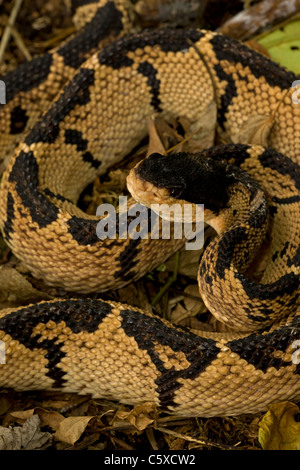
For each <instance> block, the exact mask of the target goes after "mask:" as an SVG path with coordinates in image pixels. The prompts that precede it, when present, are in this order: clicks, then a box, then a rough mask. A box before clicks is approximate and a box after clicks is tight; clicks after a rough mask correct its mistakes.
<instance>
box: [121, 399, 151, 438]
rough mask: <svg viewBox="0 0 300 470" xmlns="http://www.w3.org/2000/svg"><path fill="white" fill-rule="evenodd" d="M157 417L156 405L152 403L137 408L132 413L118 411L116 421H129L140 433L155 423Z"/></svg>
mask: <svg viewBox="0 0 300 470" xmlns="http://www.w3.org/2000/svg"><path fill="white" fill-rule="evenodd" d="M155 417H156V405H155V404H154V403H152V402H145V403H143V404H142V405H137V406H135V407H134V408H133V409H132V410H131V411H122V410H120V411H118V412H117V413H116V415H115V417H114V420H113V422H114V424H115V423H116V421H125V422H126V421H127V422H129V423H130V424H132V426H134V427H135V428H136V429H137V430H138V431H143V430H144V429H146V427H147V426H149V424H152V423H153V422H154V419H155Z"/></svg>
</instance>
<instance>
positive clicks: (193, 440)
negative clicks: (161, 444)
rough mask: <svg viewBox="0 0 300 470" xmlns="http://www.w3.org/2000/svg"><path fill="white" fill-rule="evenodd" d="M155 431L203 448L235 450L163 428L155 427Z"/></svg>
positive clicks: (225, 445) (231, 447)
mask: <svg viewBox="0 0 300 470" xmlns="http://www.w3.org/2000/svg"><path fill="white" fill-rule="evenodd" d="M155 429H156V430H157V431H160V432H162V433H164V434H169V435H170V436H173V437H176V438H179V439H184V440H185V441H188V442H195V443H196V444H198V445H201V446H203V445H205V446H212V447H218V448H219V449H234V450H236V448H235V447H233V446H229V445H227V444H219V443H218V442H213V441H210V440H209V439H195V438H193V437H190V436H187V435H186V434H181V433H179V432H175V431H172V430H171V429H167V428H163V427H155Z"/></svg>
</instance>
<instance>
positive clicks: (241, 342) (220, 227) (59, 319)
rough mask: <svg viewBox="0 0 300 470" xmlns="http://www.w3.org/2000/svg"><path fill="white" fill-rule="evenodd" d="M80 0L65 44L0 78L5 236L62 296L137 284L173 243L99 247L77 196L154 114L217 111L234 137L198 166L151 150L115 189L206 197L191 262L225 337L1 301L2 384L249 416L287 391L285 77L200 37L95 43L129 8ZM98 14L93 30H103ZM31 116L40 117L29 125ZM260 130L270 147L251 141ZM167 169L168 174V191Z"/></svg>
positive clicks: (290, 127) (297, 121)
mask: <svg viewBox="0 0 300 470" xmlns="http://www.w3.org/2000/svg"><path fill="white" fill-rule="evenodd" d="M85 3H86V2H84V1H82V2H80V1H78V0H76V1H75V0H74V2H73V4H74V6H75V5H76V7H77V8H78V10H77V20H79V19H81V18H82V21H81V26H82V27H83V30H82V32H81V33H79V35H78V36H76V37H75V38H72V39H71V40H70V41H69V42H68V43H66V44H65V45H64V46H62V47H61V48H58V49H56V50H55V51H53V52H52V53H48V54H46V56H45V57H44V58H39V59H35V62H32V63H29V64H25V65H24V66H21V68H19V69H17V70H16V71H15V72H11V73H10V74H8V75H7V77H4V78H3V79H4V80H5V81H7V84H8V91H9V93H8V104H7V105H5V106H3V108H2V110H1V111H2V116H3V124H2V128H1V132H2V135H3V148H4V154H5V153H8V150H9V147H11V146H13V145H16V143H17V142H18V143H19V142H20V143H19V144H18V146H17V148H16V150H15V152H14V155H13V156H12V158H11V159H10V161H9V163H8V165H7V168H6V170H5V172H4V174H3V178H2V182H1V189H0V224H1V227H2V231H3V235H4V237H5V240H6V242H7V243H8V245H9V246H10V247H11V248H12V250H13V252H14V253H15V254H16V256H17V257H18V258H20V259H21V260H22V261H23V262H24V263H25V264H26V265H27V266H28V267H29V268H30V270H31V271H32V273H33V274H34V275H35V276H37V277H42V278H44V279H45V280H46V282H47V283H48V284H50V285H54V286H61V287H64V288H65V289H66V290H70V291H71V292H81V293H89V292H101V291H104V290H107V289H111V288H116V287H120V286H122V285H125V284H126V283H128V282H130V281H134V280H136V279H138V278H139V277H140V276H142V275H143V274H144V273H146V272H147V271H148V270H151V269H152V268H153V267H155V266H157V265H158V264H159V263H160V262H161V261H163V260H164V259H166V258H167V257H168V256H169V255H170V254H171V253H172V252H173V251H174V250H175V249H176V248H177V247H179V246H181V244H182V241H178V240H152V239H151V238H150V239H147V240H144V239H137V240H133V239H126V240H123V239H121V238H117V239H115V240H109V239H108V240H104V241H100V240H99V238H98V237H97V234H96V226H97V223H98V218H97V217H96V216H95V217H91V216H88V215H87V214H85V213H84V212H82V211H81V210H80V209H79V208H78V207H77V206H76V202H77V200H78V198H79V196H80V194H81V192H82V190H83V189H84V188H85V187H86V185H87V184H89V183H91V182H92V181H93V180H94V179H95V177H96V176H98V175H101V174H103V173H105V171H106V170H107V169H108V168H109V166H111V165H112V164H114V163H117V162H119V161H120V160H121V159H123V158H124V157H125V156H126V155H127V154H128V153H129V152H130V151H131V150H132V149H133V148H134V146H135V145H136V144H138V143H139V142H140V141H141V139H142V138H144V137H145V136H146V134H147V119H148V118H149V116H152V115H153V114H159V115H161V116H163V118H165V119H166V120H170V119H173V118H177V117H179V116H180V117H183V118H184V119H185V121H186V122H188V123H190V129H191V130H192V131H193V129H197V125H199V122H203V116H204V115H205V113H206V112H207V109H208V108H209V107H210V105H211V103H212V102H216V104H217V110H218V117H217V123H216V132H217V136H218V139H221V140H222V141H224V142H233V144H231V145H227V146H220V147H216V148H214V149H209V150H206V151H203V152H202V153H201V154H197V155H194V156H191V155H179V156H178V155H175V156H170V157H168V158H167V157H159V158H158V156H155V155H154V156H150V157H149V158H148V159H146V160H145V162H143V163H142V164H141V165H140V166H138V167H137V168H136V169H134V170H132V172H131V174H130V176H129V179H128V182H129V188H130V191H131V192H132V194H133V195H134V196H135V197H136V198H137V199H140V200H141V202H143V203H145V204H149V203H151V200H152V199H151V198H152V197H155V198H158V199H155V200H159V199H160V198H162V199H163V200H165V199H166V200H167V201H168V203H169V202H170V203H171V202H172V198H173V199H176V200H179V201H181V202H182V203H190V204H197V203H200V202H201V203H203V202H204V205H205V208H206V209H205V212H206V215H207V218H208V222H209V223H211V225H212V226H214V227H215V228H216V230H217V232H218V236H217V237H216V238H215V239H214V240H213V242H212V243H211V244H210V245H209V246H208V248H207V250H206V252H205V253H204V255H203V259H202V261H201V264H200V270H199V282H200V290H201V294H202V296H203V299H204V301H205V303H206V304H207V306H208V307H209V309H210V311H212V312H213V313H214V314H215V315H216V316H217V318H219V319H221V321H223V322H225V323H228V325H229V326H230V327H232V328H233V330H232V332H231V333H223V334H221V333H208V332H202V331H201V332H200V331H199V332H194V331H188V330H184V329H181V328H179V327H176V326H174V325H172V324H170V323H169V322H167V321H165V320H164V319H161V318H158V317H156V316H155V315H152V314H150V313H147V312H143V311H141V310H140V309H138V308H134V307H130V306H128V305H124V304H119V303H115V302H109V301H108V302H104V301H102V300H90V299H81V300H75V299H73V300H58V299H57V300H53V301H46V302H42V303H39V304H35V305H30V306H27V307H21V308H18V309H6V310H3V311H1V312H0V340H2V341H4V343H5V350H6V364H3V365H1V366H0V386H2V387H12V388H15V389H17V390H28V389H40V390H41V389H43V390H44V389H47V390H54V389H55V390H56V389H62V390H64V391H68V392H76V393H81V394H92V395H93V396H95V397H107V398H112V399H115V400H119V401H121V402H124V403H130V404H136V403H141V402H143V401H153V402H155V403H157V405H159V406H161V407H162V408H163V409H165V410H167V411H168V412H172V413H176V414H178V415H186V416H187V415H190V416H197V415H201V416H216V415H237V414H240V413H243V412H247V413H251V412H257V411H260V410H264V409H266V407H267V406H268V405H269V404H270V403H273V402H276V401H279V400H286V399H294V400H297V399H299V398H300V380H299V373H300V366H299V364H298V362H299V361H298V360H297V349H296V345H297V344H298V341H299V340H300V317H299V307H298V298H299V265H300V251H299V246H300V243H299V242H300V240H299V236H300V235H299V233H300V231H299V224H300V213H299V211H300V193H299V188H300V172H299V166H298V163H299V158H300V157H299V156H300V107H299V106H298V107H297V105H295V104H294V103H293V101H292V93H293V89H292V88H291V86H292V83H293V82H294V81H295V79H296V77H295V76H294V74H293V73H291V72H288V71H286V70H284V69H282V68H280V67H279V66H278V65H276V64H275V63H273V62H271V61H270V60H268V59H266V58H265V57H263V56H261V55H260V54H258V53H256V52H254V51H252V50H250V49H248V48H247V47H245V46H244V45H242V44H240V43H238V42H236V41H234V40H231V39H229V38H226V37H223V36H222V35H219V34H216V33H213V32H209V31H202V30H182V31H181V30H176V31H174V30H161V31H144V32H141V33H136V34H133V35H129V36H126V37H125V38H122V39H119V40H117V41H116V42H114V43H112V44H111V45H108V46H106V47H104V48H102V45H103V44H105V42H106V41H107V40H109V39H110V40H111V34H112V35H119V34H122V33H124V32H125V33H126V32H128V29H129V23H130V21H129V18H130V15H131V13H130V11H131V10H130V8H127V6H128V4H127V2H125V1H121V0H119V1H118V2H113V1H101V2H98V3H97V2H94V3H93V2H92V3H87V5H86V4H85ZM83 12H86V16H82V15H83ZM95 18H96V19H95ZM103 18H104V21H103ZM109 18H110V19H111V20H110V21H108V19H109ZM97 21H103V22H104V26H105V27H106V29H105V28H104V29H102V30H101V33H100V32H99V31H100V30H98V28H97V27H96V25H97ZM103 31H104V32H103ZM100 45H101V50H99V51H97V52H94V51H95V49H97V48H98V47H100ZM89 54H91V55H89ZM84 59H86V61H85V62H84ZM38 66H39V72H38V71H36V73H35V74H32V72H33V70H35V69H36V67H38ZM77 68H78V71H76V72H75V74H74V70H75V69H77ZM73 74H74V76H73V77H72V78H71V79H70V80H69V78H70V77H71V76H72V75H73ZM68 80H69V81H68ZM66 82H67V84H66V85H65V87H64V89H63V91H62V93H61V94H60V95H58V96H57V98H55V101H54V102H53V104H51V105H50V103H51V102H52V101H53V98H54V95H56V94H57V93H58V90H59V89H60V88H61V86H62V84H63V83H66ZM49 85H51V87H50V88H51V90H52V91H51V93H52V92H53V90H54V95H53V96H52V95H51V93H50V92H49ZM52 85H55V86H54V88H53V87H52ZM32 101H33V102H34V104H33V106H32V107H30V106H29V103H30V102H32ZM39 102H40V103H39ZM44 106H47V107H48V106H49V109H48V110H47V112H46V113H45V114H44V115H43V116H42V117H40V115H41V113H42V110H43V107H44ZM33 123H35V124H34V125H33ZM265 123H268V129H267V131H268V132H264V133H263V137H262V136H261V135H260V130H261V128H262V127H263V128H265V127H264V126H265ZM249 128H250V129H251V135H249ZM246 130H247V131H248V132H246ZM266 135H267V144H268V147H270V148H264V147H261V146H259V145H254V146H252V145H247V144H248V143H249V142H250V141H251V143H253V142H254V143H255V142H257V141H261V140H262V139H263V140H266V137H265V136H266ZM260 137H261V138H260ZM264 143H265V142H264ZM174 162H175V163H174ZM203 162H205V163H204V164H203ZM153 165H154V171H153ZM169 165H170V166H169ZM174 165H175V166H174ZM246 172H247V173H246ZM175 174H177V177H178V178H179V180H180V181H179V182H178V179H177V180H176V182H175V183H174V175H175ZM253 178H254V179H256V181H254V179H253ZM149 188H150V189H149ZM178 188H179V191H178ZM174 189H175V192H174V191H173V192H172V190H174ZM151 194H152V195H151ZM153 195H154V196H153ZM268 223H269V226H270V233H269V236H270V240H271V241H270V257H269V261H268V265H267V268H266V270H265V273H264V275H263V278H262V279H261V281H260V283H255V282H254V281H252V280H250V279H249V278H248V277H247V276H246V269H247V267H248V266H249V264H250V263H251V260H252V258H253V257H254V255H255V252H256V248H257V245H258V244H259V243H260V242H261V240H262V239H263V238H264V236H265V233H266V230H267V224H268ZM235 315H236V316H237V318H236V319H235ZM255 330H257V331H255Z"/></svg>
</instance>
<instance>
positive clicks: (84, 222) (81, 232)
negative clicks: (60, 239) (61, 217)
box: [67, 215, 100, 246]
mask: <svg viewBox="0 0 300 470" xmlns="http://www.w3.org/2000/svg"><path fill="white" fill-rule="evenodd" d="M67 223H68V226H69V229H68V230H69V233H70V234H71V235H72V237H73V238H74V240H76V241H77V243H78V244H79V245H82V246H86V245H95V244H96V243H99V242H100V240H99V238H98V235H97V232H96V228H97V224H98V220H91V219H84V218H82V217H76V216H75V215H74V216H73V217H72V218H71V219H70V220H68V222H67Z"/></svg>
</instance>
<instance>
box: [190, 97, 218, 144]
mask: <svg viewBox="0 0 300 470" xmlns="http://www.w3.org/2000/svg"><path fill="white" fill-rule="evenodd" d="M216 125H217V104H216V101H215V99H214V98H213V99H212V100H211V102H210V103H209V105H208V106H207V108H206V109H205V111H204V112H203V114H202V115H201V116H200V118H199V119H198V120H197V121H196V122H194V123H193V124H192V125H191V126H190V128H189V130H188V131H187V133H186V136H185V139H186V144H185V145H184V148H183V149H184V151H185V152H200V151H201V150H203V149H207V148H209V147H211V146H212V145H214V143H215V134H216Z"/></svg>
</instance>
